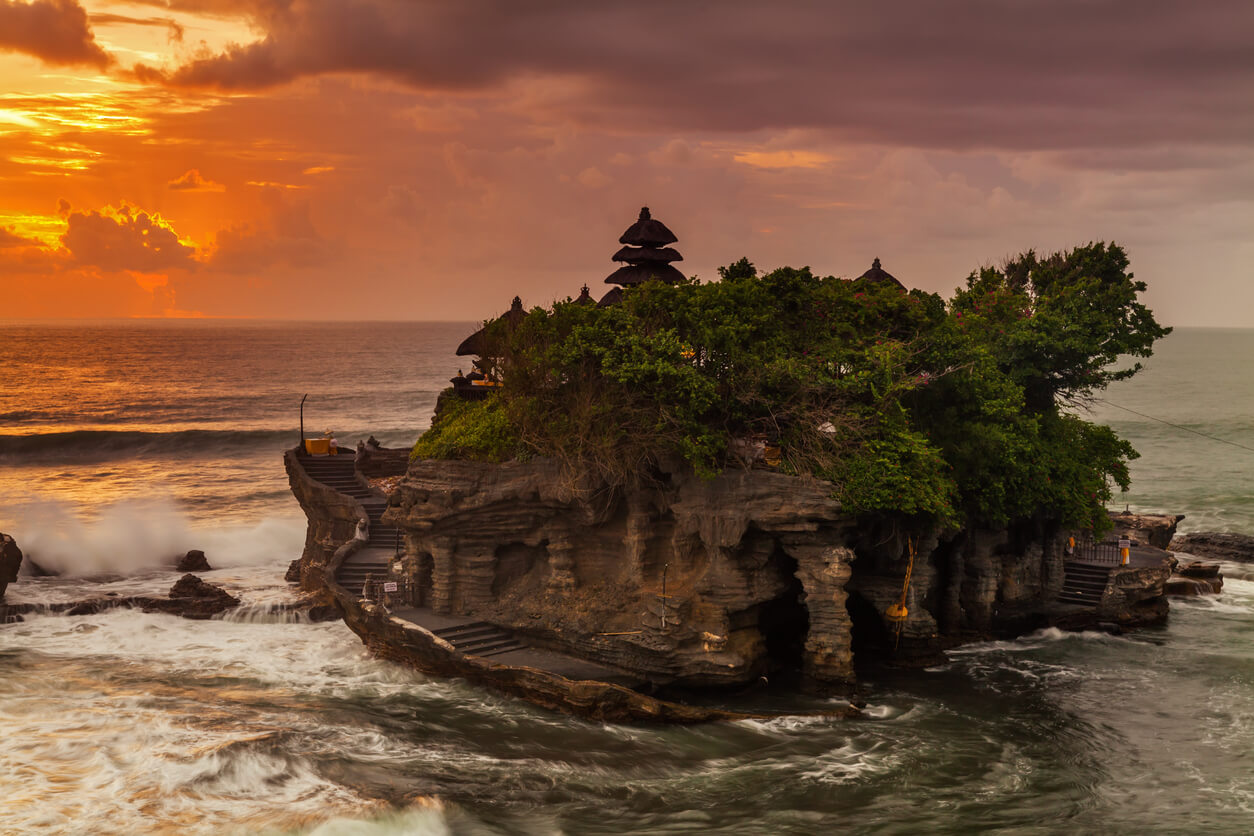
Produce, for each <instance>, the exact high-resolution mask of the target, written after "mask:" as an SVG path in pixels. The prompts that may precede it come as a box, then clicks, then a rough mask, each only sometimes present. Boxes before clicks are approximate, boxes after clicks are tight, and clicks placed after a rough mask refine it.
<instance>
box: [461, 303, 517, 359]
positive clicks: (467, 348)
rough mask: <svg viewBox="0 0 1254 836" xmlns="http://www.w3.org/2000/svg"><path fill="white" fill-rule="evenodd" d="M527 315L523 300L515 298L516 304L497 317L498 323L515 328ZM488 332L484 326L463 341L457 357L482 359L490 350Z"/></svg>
mask: <svg viewBox="0 0 1254 836" xmlns="http://www.w3.org/2000/svg"><path fill="white" fill-rule="evenodd" d="M526 315H527V312H526V311H525V310H523V304H522V298H521V297H518V296H515V297H514V303H513V304H512V305H510V307H509V310H508V311H506V312H505V313H503V314H501V315H500V316H499V317H497V318H496V322H504V323H506V325H507V326H508V327H510V328H514V327H517V325H518V323H520V322H522V321H523V317H525V316H526ZM493 324H495V323H493ZM487 331H488V326H484V327H483V328H480V329H479V330H478V331H476V332H474V333H473V334H471V335H470V336H469V337H467V338H466V339H464V340H462V344H461V345H459V346H458V347H457V356H459V357H464V356H467V355H474V356H476V357H482V356H483V354H484V352H485V351H489V350H490V349H489V348H488V344H487Z"/></svg>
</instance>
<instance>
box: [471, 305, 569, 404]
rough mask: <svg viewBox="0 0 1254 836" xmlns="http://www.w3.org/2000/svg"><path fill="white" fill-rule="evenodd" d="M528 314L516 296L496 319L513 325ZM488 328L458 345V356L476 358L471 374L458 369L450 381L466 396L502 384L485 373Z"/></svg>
mask: <svg viewBox="0 0 1254 836" xmlns="http://www.w3.org/2000/svg"><path fill="white" fill-rule="evenodd" d="M589 301H591V298H589ZM526 315H527V312H526V311H525V310H523V303H522V298H521V297H519V296H515V297H514V302H513V304H512V305H510V308H509V310H508V311H506V312H505V313H503V314H501V315H500V316H499V317H497V320H496V321H497V322H504V323H506V325H507V326H509V327H513V326H516V325H518V323H520V322H522V321H523V318H524V317H525V316H526ZM494 324H495V323H494ZM487 330H488V326H486V325H485V326H484V327H482V328H480V329H479V330H478V331H476V332H474V333H473V334H471V335H470V336H469V337H467V338H466V339H464V340H462V342H461V345H459V346H457V356H458V357H474V358H475V360H474V362H473V363H472V366H473V368H472V370H471V372H470V374H467V375H463V374H462V373H461V372H460V371H458V372H457V377H455V378H453V379H452V380H450V381H449V382H450V383H452V384H453V390H454V391H455V392H457V394H459V395H461V396H462V397H464V398H473V397H478V396H486V394H487V390H488V389H490V388H491V387H493V386H498V385H500V384H499V383H496V382H494V381H491V380H489V379H488V376H487V374H485V370H486V368H487V364H486V363H485V360H487V359H490V358H491V357H492V355H491V353H490V352H491V349H490V348H489V346H488V342H487Z"/></svg>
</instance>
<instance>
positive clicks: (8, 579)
mask: <svg viewBox="0 0 1254 836" xmlns="http://www.w3.org/2000/svg"><path fill="white" fill-rule="evenodd" d="M20 568H22V550H21V549H19V548H18V547H17V542H16V541H15V540H14V539H13V538H12V537H10V536H9V535H7V534H2V533H0V600H2V599H3V598H4V590H5V589H6V588H8V586H9V584H11V583H13V582H14V581H16V580H17V570H18V569H20Z"/></svg>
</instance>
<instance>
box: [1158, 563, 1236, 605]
mask: <svg viewBox="0 0 1254 836" xmlns="http://www.w3.org/2000/svg"><path fill="white" fill-rule="evenodd" d="M1223 588H1224V579H1223V576H1222V575H1220V574H1219V564H1218V563H1202V562H1201V561H1197V560H1195V561H1193V562H1192V563H1190V564H1188V565H1187V566H1180V567H1178V568H1177V569H1176V572H1175V574H1173V575H1172V576H1171V577H1170V578H1168V580H1167V585H1166V592H1167V594H1168V595H1176V596H1180V597H1190V596H1194V595H1217V594H1218V593H1220V592H1222V591H1223Z"/></svg>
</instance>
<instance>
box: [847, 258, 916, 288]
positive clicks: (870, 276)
mask: <svg viewBox="0 0 1254 836" xmlns="http://www.w3.org/2000/svg"><path fill="white" fill-rule="evenodd" d="M858 279H859V280H862V281H868V282H876V283H877V284H885V283H887V284H895V285H897V287H899V288H901V289H902V290H905V289H906V286H905V285H904V284H902V283H901V282H900V281H898V280H897V277H896V276H894V275H893V274H892V273H890V272H888V271H887V270H885V269H884V268H883V267H881V266H880V260H879V259H878V258H877V259H875V260H874V261H872V262H871V269H870V270H867V271H866V272H865V273H863V274H862V275H861V276H858Z"/></svg>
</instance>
